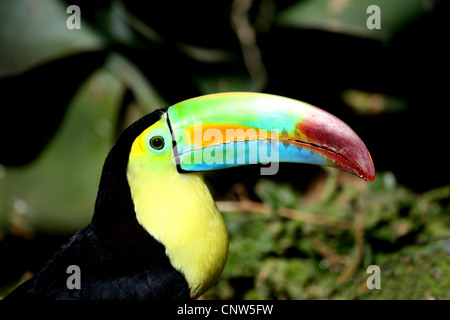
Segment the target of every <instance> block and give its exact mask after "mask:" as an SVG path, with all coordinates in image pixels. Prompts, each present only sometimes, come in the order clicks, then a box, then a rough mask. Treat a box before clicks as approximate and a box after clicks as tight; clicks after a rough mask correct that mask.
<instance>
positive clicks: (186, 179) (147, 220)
mask: <svg viewBox="0 0 450 320" xmlns="http://www.w3.org/2000/svg"><path fill="white" fill-rule="evenodd" d="M121 140H122V142H121V143H120V141H121ZM123 141H125V142H123ZM117 145H120V148H122V149H123V151H124V152H125V154H126V156H125V157H123V159H119V160H117V159H116V158H117V152H116V153H114V152H113V150H114V148H113V150H112V151H111V153H110V156H109V158H112V159H110V161H109V162H111V163H113V164H111V165H108V159H107V161H106V162H105V168H104V171H103V175H102V181H101V184H102V183H103V184H106V183H111V181H109V177H110V176H111V173H107V172H106V171H111V170H113V169H114V166H117V168H115V170H118V172H122V174H123V176H124V177H126V182H127V186H126V188H125V189H126V190H122V191H123V192H125V191H127V192H128V194H129V197H130V198H131V201H132V203H133V207H134V214H135V218H136V220H137V222H138V223H139V224H140V225H141V226H142V227H143V229H145V230H146V232H148V234H150V235H151V236H152V237H153V238H154V239H155V240H156V241H158V242H160V243H161V244H162V245H163V246H164V248H165V252H166V254H167V256H168V257H169V259H170V263H171V264H172V266H173V267H174V268H175V269H176V270H178V271H179V272H181V273H182V274H183V275H184V277H185V278H186V281H187V283H188V285H189V288H190V292H191V295H192V297H194V298H195V297H198V296H199V295H200V294H201V293H203V292H204V291H205V290H207V289H208V288H209V287H210V286H211V285H213V284H214V282H215V281H216V280H217V277H218V276H219V274H220V273H221V271H222V269H223V266H224V264H225V260H226V256H227V250H228V236H227V232H226V228H225V225H224V223H223V220H222V217H221V215H220V213H219V212H218V210H217V207H216V206H215V203H214V201H213V199H212V197H211V195H210V193H209V191H208V189H207V187H206V185H205V183H204V181H203V178H202V175H201V172H202V171H207V170H215V169H222V168H227V167H233V166H240V165H248V164H253V163H265V164H267V165H266V166H264V167H263V168H262V171H261V173H262V174H275V173H276V171H277V169H278V166H277V164H278V163H279V162H298V163H309V164H317V165H326V166H331V167H335V168H338V169H341V170H345V171H348V172H351V173H353V174H355V175H357V176H359V177H361V178H362V179H364V180H370V181H373V180H374V175H375V170H374V166H373V163H372V159H371V157H370V154H369V152H368V150H367V149H366V147H365V145H364V143H363V142H362V141H361V139H360V138H359V137H358V136H357V135H356V134H355V132H353V130H352V129H350V127H348V126H347V125H346V124H345V123H344V122H342V121H341V120H339V119H338V118H336V117H334V116H333V115H331V114H329V113H327V112H325V111H323V110H321V109H319V108H316V107H313V106H311V105H309V104H306V103H303V102H300V101H297V100H292V99H288V98H284V97H279V96H274V95H268V94H260V93H221V94H212V95H206V96H201V97H198V98H193V99H189V100H186V101H183V102H180V103H178V104H176V105H173V106H171V107H169V108H168V109H167V110H158V111H156V112H155V113H153V114H150V115H148V116H146V117H144V118H143V119H141V120H139V121H138V122H137V123H135V124H134V125H132V126H131V127H130V129H128V130H127V131H125V132H124V134H123V135H122V137H121V138H120V139H119V142H118V144H117ZM117 145H116V147H115V148H116V149H117V148H118V146H117ZM124 146H125V147H124ZM103 180H106V182H105V181H103ZM117 188H119V189H120V187H119V186H118V187H117ZM117 188H115V189H114V190H116V189H117ZM100 189H101V187H100ZM119 189H118V190H119ZM125 193H126V192H125ZM115 197H117V198H120V197H121V196H120V195H119V193H118V192H117V193H116V195H115V196H114V195H110V196H109V198H110V200H111V203H113V202H114V201H113V200H114V198H115ZM99 198H100V197H98V199H99ZM103 198H104V197H103ZM98 199H97V202H98V201H99V200H98ZM118 201H119V200H118ZM119 202H120V201H119ZM118 206H119V207H120V204H118ZM111 210H114V208H113V207H111ZM94 218H95V215H94Z"/></svg>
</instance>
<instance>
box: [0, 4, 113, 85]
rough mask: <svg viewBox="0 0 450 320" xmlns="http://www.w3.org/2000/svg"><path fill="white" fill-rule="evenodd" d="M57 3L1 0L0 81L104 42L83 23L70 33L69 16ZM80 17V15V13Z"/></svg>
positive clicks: (88, 49) (90, 48)
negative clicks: (79, 27) (67, 23)
mask: <svg viewBox="0 0 450 320" xmlns="http://www.w3.org/2000/svg"><path fill="white" fill-rule="evenodd" d="M66 10H67V7H65V6H63V5H62V3H61V2H59V1H57V0H45V1H42V0H27V1H17V0H4V1H2V10H0V44H1V45H0V78H3V77H6V76H11V75H14V74H17V73H20V72H24V71H26V70H28V69H31V68H33V67H35V66H37V65H40V64H43V63H46V62H49V61H52V60H56V59H60V58H62V57H66V56H69V55H73V54H76V53H80V52H84V51H96V50H99V49H101V48H103V47H104V46H105V44H106V42H105V40H104V39H103V38H102V37H100V36H99V35H98V34H97V33H95V32H94V31H93V30H92V29H91V28H90V27H89V26H88V25H87V24H83V23H82V24H81V29H73V30H70V29H68V28H67V25H66V22H67V19H68V18H69V17H70V15H71V14H68V13H66ZM81 15H82V13H81Z"/></svg>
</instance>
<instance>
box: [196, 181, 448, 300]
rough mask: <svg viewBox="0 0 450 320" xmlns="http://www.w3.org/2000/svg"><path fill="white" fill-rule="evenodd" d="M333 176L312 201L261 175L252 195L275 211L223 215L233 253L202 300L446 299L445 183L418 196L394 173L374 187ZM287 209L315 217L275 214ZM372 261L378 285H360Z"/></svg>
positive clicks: (446, 220)
mask: <svg viewBox="0 0 450 320" xmlns="http://www.w3.org/2000/svg"><path fill="white" fill-rule="evenodd" d="M337 175H338V174H337V173H336V172H331V173H330V175H329V176H328V177H327V178H326V179H324V181H322V187H321V188H320V190H321V191H320V192H319V193H320V194H319V198H321V199H322V200H320V201H314V203H313V204H311V202H310V201H309V199H308V198H309V197H312V196H313V195H311V194H308V193H307V194H301V195H299V196H298V197H295V196H294V197H291V196H290V195H294V194H296V193H297V192H296V191H294V190H293V189H292V188H290V189H289V187H288V186H287V185H286V184H279V183H274V182H272V181H268V180H267V181H266V180H262V181H260V184H258V188H257V193H258V195H259V196H260V197H261V199H262V200H263V201H265V203H266V204H270V208H271V209H272V210H271V211H269V212H262V211H261V210H260V207H258V205H256V204H253V205H255V210H254V211H252V210H251V206H247V208H249V209H248V210H242V211H239V212H226V213H225V218H226V222H227V226H228V230H229V233H230V239H231V243H230V252H229V258H228V261H227V264H226V267H225V270H224V272H223V274H222V277H221V279H220V281H219V283H218V285H217V286H216V287H214V288H213V289H211V290H210V291H209V292H207V293H206V294H205V296H204V298H206V299H213V298H214V299H232V298H239V299H241V298H243V299H449V298H450V277H449V275H450V273H449V272H450V254H449V253H450V237H449V235H450V215H449V213H450V201H449V200H450V186H446V187H442V188H438V189H434V190H430V191H428V192H426V193H423V194H420V195H418V194H415V193H414V192H411V191H410V190H409V189H407V188H405V187H404V186H402V185H399V184H398V183H397V182H396V180H395V177H394V176H393V175H392V173H390V172H385V173H379V174H378V176H377V181H376V182H375V183H374V184H373V185H369V184H361V183H360V182H359V181H357V180H355V179H356V178H355V179H353V178H348V177H347V174H345V173H344V174H339V178H338V179H337ZM327 184H328V186H327ZM329 185H332V186H333V187H332V190H331V193H330V196H325V197H324V195H325V193H327V192H330V190H327V188H329ZM286 195H288V196H286ZM314 197H315V196H314ZM294 199H296V200H297V203H296V204H295V206H293V200H294ZM241 201H245V200H241ZM219 205H220V203H219ZM293 207H294V208H295V210H296V212H298V213H299V214H305V212H308V214H313V215H312V217H315V218H316V219H315V220H311V221H305V219H302V218H301V216H298V217H297V218H296V217H295V216H292V217H291V218H285V217H282V216H281V215H280V212H281V209H282V208H293ZM355 212H356V214H357V215H358V214H361V216H362V217H363V223H362V224H361V225H358V224H357V223H356V220H357V219H356V217H355ZM318 217H324V218H326V219H319V218H318ZM339 221H341V222H347V223H348V224H349V225H350V226H351V227H350V228H347V225H346V224H342V223H338V222H339ZM358 229H359V230H358ZM358 231H359V232H363V233H364V236H363V238H362V241H359V240H358V239H357V235H356V234H357V233H358ZM358 251H360V253H359V254H358V253H357V252H358ZM370 265H378V266H379V267H380V270H381V289H379V290H377V289H373V290H369V289H368V288H367V286H366V281H367V279H368V277H369V276H370V275H371V273H367V272H366V270H367V267H368V266H370Z"/></svg>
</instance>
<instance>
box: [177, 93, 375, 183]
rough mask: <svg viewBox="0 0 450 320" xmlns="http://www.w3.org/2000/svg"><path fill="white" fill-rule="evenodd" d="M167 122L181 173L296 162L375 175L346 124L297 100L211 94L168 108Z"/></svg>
mask: <svg viewBox="0 0 450 320" xmlns="http://www.w3.org/2000/svg"><path fill="white" fill-rule="evenodd" d="M168 120H169V123H170V126H171V129H172V135H173V143H174V160H175V161H176V163H177V165H178V167H179V169H180V170H181V171H206V170H214V169H221V168H226V167H233V166H239V165H246V164H252V163H263V164H265V163H278V162H299V163H309V164H317V165H326V166H331V167H335V168H338V169H341V170H345V171H348V172H351V173H353V174H355V175H357V176H359V177H361V178H362V179H364V180H370V181H372V182H373V180H374V177H375V168H374V166H373V163H372V158H371V157H370V154H369V151H368V150H367V148H366V146H365V145H364V143H363V142H362V141H361V139H360V138H359V137H358V135H356V133H355V132H354V131H353V130H352V129H351V128H350V127H349V126H347V125H346V124H345V123H344V122H343V121H341V120H339V119H338V118H336V117H335V116H333V115H331V114H330V113H328V112H326V111H324V110H321V109H319V108H316V107H314V106H311V105H309V104H307V103H304V102H300V101H297V100H293V99H288V98H284V97H280V96H274V95H269V94H261V93H220V94H212V95H206V96H201V97H198V98H193V99H189V100H186V101H183V102H180V103H178V104H176V105H173V106H171V107H170V108H169V109H168ZM267 169H268V168H267ZM267 172H269V174H270V172H271V171H270V170H267ZM272 173H275V172H274V171H273V170H272Z"/></svg>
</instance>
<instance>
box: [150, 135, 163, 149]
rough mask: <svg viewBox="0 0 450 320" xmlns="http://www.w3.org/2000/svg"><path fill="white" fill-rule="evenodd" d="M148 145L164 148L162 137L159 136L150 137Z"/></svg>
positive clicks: (154, 147)
mask: <svg viewBox="0 0 450 320" xmlns="http://www.w3.org/2000/svg"><path fill="white" fill-rule="evenodd" d="M150 147H152V148H153V149H155V150H161V149H162V148H164V138H163V137H161V136H154V137H152V138H151V139H150Z"/></svg>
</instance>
